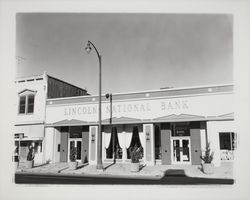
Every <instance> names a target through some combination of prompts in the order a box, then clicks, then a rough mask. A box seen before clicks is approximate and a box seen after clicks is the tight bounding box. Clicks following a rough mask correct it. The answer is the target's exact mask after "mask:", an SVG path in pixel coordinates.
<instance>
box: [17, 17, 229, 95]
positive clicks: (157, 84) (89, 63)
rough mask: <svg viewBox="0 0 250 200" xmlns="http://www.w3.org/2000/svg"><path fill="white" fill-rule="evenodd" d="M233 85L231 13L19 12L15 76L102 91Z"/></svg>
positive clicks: (94, 91)
mask: <svg viewBox="0 0 250 200" xmlns="http://www.w3.org/2000/svg"><path fill="white" fill-rule="evenodd" d="M88 40H90V41H91V42H92V43H94V45H95V46H96V48H97V49H98V51H99V53H100V54H101V56H102V92H103V93H104V94H105V93H120V92H132V91H141V90H155V89H160V88H163V87H189V86H200V85H210V84H228V83H233V17H232V16H231V15H223V14H125V13H123V14H122V13H120V14H118V13H117V14H104V13H18V14H17V15H16V57H17V65H16V66H17V67H16V76H17V77H22V76H30V75H37V74H42V73H43V72H44V71H46V72H47V73H48V74H49V75H51V76H54V77H56V78H59V79H62V80H64V81H67V82H70V83H72V84H74V85H76V86H79V87H81V88H85V89H87V90H88V92H89V93H90V94H98V72H99V64H98V57H97V55H96V53H95V52H94V51H92V52H91V53H90V54H88V53H87V52H86V51H85V47H86V44H87V41H88Z"/></svg>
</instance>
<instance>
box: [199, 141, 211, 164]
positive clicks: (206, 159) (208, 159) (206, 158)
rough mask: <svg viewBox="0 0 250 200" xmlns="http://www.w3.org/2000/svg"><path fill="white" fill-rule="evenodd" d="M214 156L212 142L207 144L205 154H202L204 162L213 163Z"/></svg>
mask: <svg viewBox="0 0 250 200" xmlns="http://www.w3.org/2000/svg"><path fill="white" fill-rule="evenodd" d="M213 158H214V152H211V149H210V143H208V144H207V145H206V150H205V155H204V156H201V159H202V160H203V161H204V163H211V162H212V160H213Z"/></svg>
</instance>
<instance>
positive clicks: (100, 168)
mask: <svg viewBox="0 0 250 200" xmlns="http://www.w3.org/2000/svg"><path fill="white" fill-rule="evenodd" d="M96 170H97V171H101V172H103V171H104V169H103V165H102V164H97V165H96Z"/></svg>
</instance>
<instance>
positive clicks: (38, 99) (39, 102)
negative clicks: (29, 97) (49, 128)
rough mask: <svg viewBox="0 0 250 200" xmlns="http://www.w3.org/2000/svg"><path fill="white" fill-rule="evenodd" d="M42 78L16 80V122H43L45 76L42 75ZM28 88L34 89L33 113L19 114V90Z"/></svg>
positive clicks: (45, 88)
mask: <svg viewBox="0 0 250 200" xmlns="http://www.w3.org/2000/svg"><path fill="white" fill-rule="evenodd" d="M41 77H43V80H35V81H29V82H27V81H26V82H21V83H19V82H16V84H15V85H16V101H15V108H16V120H15V123H16V124H23V123H26V124H30V123H43V122H44V121H45V106H46V90H47V83H46V76H45V75H43V76H41ZM25 89H28V90H32V91H36V94H35V100H34V113H33V114H26V115H25V114H19V113H18V112H19V94H18V93H19V92H21V91H23V90H25Z"/></svg>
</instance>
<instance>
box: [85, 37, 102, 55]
mask: <svg viewBox="0 0 250 200" xmlns="http://www.w3.org/2000/svg"><path fill="white" fill-rule="evenodd" d="M90 45H91V46H92V47H94V49H95V51H96V53H97V56H98V58H100V57H101V55H100V54H99V52H98V50H97V48H96V47H95V45H94V44H93V43H92V42H91V41H90V40H88V43H87V47H86V48H85V49H86V51H87V52H88V53H89V52H90V51H91V47H90Z"/></svg>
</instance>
